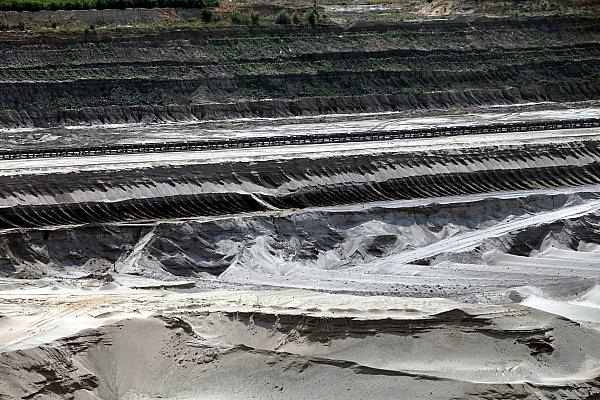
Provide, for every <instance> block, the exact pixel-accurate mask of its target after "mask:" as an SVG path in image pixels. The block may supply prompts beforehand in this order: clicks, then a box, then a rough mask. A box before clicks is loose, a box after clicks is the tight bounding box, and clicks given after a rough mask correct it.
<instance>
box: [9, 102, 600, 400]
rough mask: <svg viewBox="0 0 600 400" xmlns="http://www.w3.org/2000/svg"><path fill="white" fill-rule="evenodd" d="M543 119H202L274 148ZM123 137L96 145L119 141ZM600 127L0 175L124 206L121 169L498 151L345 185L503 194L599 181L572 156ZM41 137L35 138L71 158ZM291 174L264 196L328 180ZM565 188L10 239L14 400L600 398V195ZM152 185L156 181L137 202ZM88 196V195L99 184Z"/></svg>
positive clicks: (146, 158)
mask: <svg viewBox="0 0 600 400" xmlns="http://www.w3.org/2000/svg"><path fill="white" fill-rule="evenodd" d="M564 113H566V114H564ZM563 115H570V116H597V115H598V109H596V108H587V109H585V110H577V111H565V110H559V111H555V110H553V111H549V112H548V113H547V114H546V116H552V117H563ZM540 116H544V114H543V113H541V112H539V111H534V110H524V111H520V112H518V113H516V114H511V113H508V114H503V113H500V112H497V110H491V111H489V113H486V114H481V115H477V116H456V115H453V116H436V117H431V118H427V119H423V120H418V119H408V118H397V116H393V117H389V116H388V117H385V118H384V117H382V116H376V117H375V116H370V117H369V118H363V119H355V120H352V121H349V122H342V121H321V122H320V123H317V122H315V121H312V122H310V123H309V122H307V121H279V122H277V123H274V124H271V122H268V121H250V122H248V121H246V122H241V121H235V122H231V123H224V122H220V123H214V125H210V124H208V125H202V126H209V130H211V129H214V132H217V131H221V132H223V134H230V135H253V134H256V133H257V132H264V126H266V125H269V126H272V130H271V132H273V133H274V134H275V133H281V132H284V131H288V130H290V131H291V132H294V133H297V134H301V133H302V132H306V130H307V129H309V127H310V124H312V123H316V125H314V126H317V127H319V129H321V128H323V129H331V130H355V129H356V130H360V129H365V128H369V129H371V128H372V129H388V128H389V129H394V128H397V127H406V126H416V125H418V126H422V125H426V126H429V125H436V124H448V123H452V121H454V122H456V123H457V124H462V123H464V122H465V121H474V122H477V121H481V120H489V119H492V120H498V119H500V120H514V119H519V118H521V119H527V118H531V119H536V118H539V117H540ZM219 124H222V126H220V125H219ZM199 126H200V125H198V124H197V125H194V124H191V125H185V127H186V128H185V129H189V131H185V130H184V131H183V133H181V135H182V136H181V137H185V135H187V134H190V135H191V134H194V135H195V134H197V135H199V136H201V135H205V134H207V133H206V132H205V131H203V130H202V129H199V128H198V127H199ZM235 127H237V128H235ZM138 128H139V129H140V131H144V127H142V126H140V127H138ZM77 129H78V130H80V129H82V128H77ZM94 129H96V128H90V130H91V131H93V130H94ZM113 129H114V131H113ZM121 129H124V128H121V127H114V128H103V130H100V131H99V132H100V134H101V135H107V136H106V137H109V136H111V135H113V134H114V135H116V136H118V132H119V131H120V130H121ZM152 129H155V130H154V131H148V136H147V137H139V138H138V139H139V140H155V138H156V137H157V136H155V135H158V137H162V136H161V135H163V134H165V132H173V131H175V130H176V127H175V126H165V127H162V126H152ZM229 129H230V130H229ZM236 129H237V130H236ZM33 132H37V131H33V130H32V131H20V132H16V131H15V132H13V133H14V138H15V139H14V140H15V141H14V143H16V145H17V146H18V145H24V144H27V143H30V140H31V139H32V138H33V136H31V135H36V134H37V133H33ZM40 132H41V131H40ZM65 132H67V133H68V132H69V130H68V129H66V130H65V131H63V132H62V133H61V134H60V135H58V136H61V135H63V134H66V133H65ZM74 132H78V131H74ZM159 132H163V133H159ZM207 132H208V131H207ZM211 132H213V131H211ZM598 134H599V133H598V131H597V130H593V129H590V130H572V131H567V130H562V131H547V132H522V133H518V134H506V135H481V136H477V137H473V136H471V137H469V138H461V137H451V138H439V139H430V140H407V141H394V142H385V143H384V142H380V143H369V144H367V145H365V144H344V145H337V144H335V145H327V146H287V147H282V148H276V149H269V150H268V151H265V150H260V149H244V150H239V151H228V152H222V151H219V152H213V153H191V152H190V153H169V154H164V155H161V159H156V158H155V157H156V155H129V156H125V155H123V156H106V157H95V158H93V160H92V162H91V163H90V161H89V159H83V158H65V159H53V160H43V159H40V160H31V161H2V162H0V171H1V176H2V179H5V180H6V182H7V184H11V185H17V183H18V182H25V181H26V180H27V179H32V181H33V180H34V179H40V181H41V180H45V181H47V182H51V181H52V180H55V181H58V180H60V179H61V177H64V176H67V175H66V174H67V173H69V172H72V171H78V173H80V174H84V173H86V172H90V173H91V172H94V173H98V172H102V173H104V175H102V176H101V179H102V180H103V182H104V184H103V185H104V186H103V190H102V191H95V192H94V193H93V195H94V196H100V195H102V196H104V198H103V199H104V201H107V202H109V201H113V200H111V199H113V198H112V197H110V196H115V197H114V199H118V196H121V194H119V193H121V192H119V191H117V190H116V189H111V188H110V187H109V185H108V184H109V183H110V182H109V181H110V179H112V178H111V176H113V175H112V174H113V173H114V171H120V173H123V174H124V173H125V171H130V172H132V173H134V172H135V171H138V170H142V168H149V167H159V166H160V167H165V168H166V167H169V168H172V169H171V170H169V171H171V173H172V171H180V172H181V171H186V170H185V165H186V164H190V165H194V164H197V165H214V166H215V168H217V167H216V166H219V165H221V166H222V165H226V164H227V162H230V163H232V164H233V163H234V162H238V163H241V162H246V163H248V164H247V165H249V166H252V165H256V163H258V162H263V161H264V162H270V160H279V161H281V160H286V159H288V160H296V159H298V160H300V159H303V160H304V159H308V160H313V162H314V163H316V162H317V161H318V160H321V159H326V158H331V159H335V157H338V158H337V159H338V160H344V157H351V156H371V155H373V157H375V155H385V157H389V158H392V157H399V156H400V155H402V154H412V153H415V152H420V153H419V154H429V155H434V154H441V153H443V152H444V151H446V152H455V153H456V154H464V155H465V157H473V155H474V154H476V153H477V152H484V151H485V152H487V153H486V154H487V155H488V156H489V157H488V158H487V159H486V160H485V161H477V162H475V161H473V163H471V164H469V163H466V162H465V163H464V165H462V164H458V163H457V164H456V165H455V164H450V163H446V164H445V163H444V162H443V160H441V161H439V160H438V161H436V162H429V161H428V165H427V166H426V167H419V168H417V167H416V161H415V162H413V164H411V165H412V166H410V167H406V166H405V167H402V168H397V169H393V168H390V167H385V166H381V167H380V168H379V169H378V170H376V171H371V172H368V171H362V175H359V174H358V173H354V172H349V171H345V172H344V171H343V173H340V175H339V176H338V177H337V178H336V179H338V181H336V182H346V181H348V182H350V181H353V182H358V181H360V180H361V179H363V180H365V182H366V181H369V182H374V181H380V182H385V181H386V180H390V179H393V178H397V177H399V176H401V175H403V174H406V175H409V174H413V175H414V176H424V174H425V172H423V171H429V170H431V171H434V170H435V168H438V169H440V171H442V169H443V171H444V173H447V174H451V173H452V171H454V170H453V168H455V169H457V170H458V169H459V168H465V169H470V171H469V172H470V173H472V174H474V173H475V172H476V171H477V170H482V171H484V170H485V171H491V173H496V174H497V175H496V179H497V181H498V182H499V183H501V182H502V179H501V175H500V173H499V172H498V171H503V170H510V169H519V168H520V169H522V170H525V169H527V168H533V167H539V168H546V169H551V168H557V167H559V166H561V165H570V166H573V167H577V166H589V168H592V167H593V165H595V164H597V163H598V160H597V156H596V155H595V154H592V152H591V151H587V150H586V151H587V152H586V153H585V156H584V155H579V154H575V153H574V152H573V151H571V150H569V149H574V148H577V147H576V146H577V143H583V142H585V143H586V145H587V146H589V147H588V148H590V149H593V148H594V146H597V143H598V141H599V140H600V139H599V138H598ZM19 135H21V136H19ZM44 135H45V133H43V134H42V135H41V136H40V138H41V139H39V138H38V139H36V140H42V141H43V140H46V139H47V140H48V143H56V142H55V141H54V139H52V138H50V137H46V139H43V138H44V137H45V136H44ZM19 137H20V138H19ZM65 138H67V139H64V140H68V135H67V136H65ZM57 140H63V139H57ZM526 145H537V146H544V147H539V148H544V149H550V150H549V151H548V152H547V153H543V154H541V153H540V154H532V155H530V156H528V157H530V158H528V159H525V158H518V159H517V158H515V160H514V161H511V159H510V158H507V157H506V156H505V155H503V154H506V153H502V151H505V152H506V151H508V150H510V149H513V148H514V149H518V148H519V146H521V147H522V146H526ZM484 149H487V150H484ZM507 149H508V150H507ZM553 149H554V150H555V151H554V150H553ZM557 149H563V150H564V149H567V150H564V151H563V150H561V151H558V150H557ZM551 150H552V151H554V152H552V151H551ZM436 152H437V153H436ZM503 157H504V158H503ZM425 158H426V157H425ZM346 159H348V158H346ZM375 159H376V158H373V160H375ZM411 162H412V161H411ZM253 163H254V164H253ZM436 163H437V164H436ZM438 164H439V165H438ZM244 165H246V164H244ZM177 168H178V169H177ZM494 171H495V172H494ZM236 174H237V175H236V179H239V180H240V182H241V183H239V184H236V185H238V186H235V185H234V184H233V179H232V180H231V181H229V182H227V183H223V182H213V183H211V185H213V187H216V186H217V185H223V186H224V187H225V186H226V187H228V188H230V189H231V190H234V189H232V188H235V190H237V191H241V190H242V189H243V190H250V189H248V188H250V187H256V185H258V183H257V182H256V181H250V180H249V179H248V180H246V179H245V178H244V179H242V178H240V177H241V172H240V173H237V172H236ZM81 176H83V175H81ZM123 176H124V175H123ZM257 176H258V175H257ZM290 176H292V175H290ZM463 176H464V177H467V176H468V175H463ZM36 177H37V178H36ZM257 179H258V178H256V177H255V180H257ZM295 179H296V181H294V182H292V181H290V182H291V183H289V182H288V183H286V184H285V185H284V186H281V187H279V188H277V187H275V186H274V185H273V184H270V185H271V187H269V185H267V184H264V183H260V184H261V185H263V186H262V187H264V188H265V189H264V190H265V191H268V190H271V191H273V192H283V190H284V189H283V188H285V190H287V191H289V192H291V193H293V192H294V191H295V190H297V189H298V187H301V185H300V183H298V182H301V183H302V184H307V182H309V181H310V179H307V178H298V177H296V178H295ZM311 179H312V181H311V182H312V183H313V184H314V185H316V186H322V187H328V186H333V183H331V182H334V181H327V177H326V176H325V174H323V176H318V179H317V176H316V175H315V176H314V177H311ZM344 179H345V180H344ZM463 179H465V180H463V183H464V184H465V185H467V184H470V183H468V181H467V180H466V178H463ZM556 179H557V183H556V184H554V185H552V187H545V186H540V187H530V188H527V189H521V190H517V189H514V188H509V187H504V188H502V187H500V186H501V185H500V186H499V188H498V189H496V190H495V191H486V190H484V189H481V190H473V191H471V193H470V194H457V193H451V192H448V193H445V194H444V195H439V194H437V195H434V194H433V192H432V194H431V195H430V196H427V197H423V198H411V199H404V200H387V201H378V202H364V201H356V202H354V204H347V205H333V206H320V207H319V206H310V207H303V208H301V207H298V208H289V209H266V210H263V211H257V212H252V213H242V214H235V215H221V216H206V217H201V218H198V217H193V218H173V219H158V220H146V221H130V222H114V223H105V224H82V225H64V226H52V227H37V228H32V229H11V230H5V231H1V232H0V276H2V278H0V376H2V379H1V380H0V399H16V398H30V399H43V400H45V399H82V400H83V399H173V400H178V399H198V398H203V399H205V398H206V399H213V398H214V399H238V398H260V399H284V398H285V399H309V398H310V399H315V398H342V397H344V398H350V399H364V398H373V399H389V398H397V397H398V393H401V394H402V397H403V398H410V399H513V398H519V399H532V400H533V399H593V398H595V397H597V396H600V384H599V382H600V347H599V346H598V343H599V341H600V286H599V283H600V186H599V185H598V184H594V183H588V184H583V183H581V182H575V181H572V180H570V179H567V178H566V177H562V178H561V177H557V178H556ZM560 179H563V180H560ZM40 181H37V182H40ZM65 182H66V183H65V184H68V182H69V181H67V180H65ZM457 182H458V181H457ZM473 182H475V181H473ZM582 182H583V181H582ZM36 185H38V186H39V183H36ZM227 185H229V186H227ZM252 185H255V186H252ZM286 185H287V186H286ZM294 185H296V187H295V188H294ZM187 187H188V190H192V189H190V188H191V185H189V184H188V186H187ZM481 187H482V188H483V186H481ZM161 188H163V186H161ZM169 188H170V189H169ZM178 188H179V186H178V185H177V184H175V183H173V182H172V183H170V184H169V185H167V184H165V185H164V190H167V189H168V190H173V191H176V190H180V189H178ZM240 188H242V189H240ZM153 190H157V189H155V188H154V189H153V188H152V187H150V186H147V187H146V189H143V187H141V186H140V189H136V191H135V193H134V194H135V195H136V196H138V197H141V196H145V195H147V193H150V192H152V191H153ZM161 190H163V189H161ZM261 190H263V189H261ZM125 192H126V191H122V193H125ZM65 193H66V190H64V191H63V192H61V193H58V192H55V193H50V192H48V194H47V195H46V197H36V196H35V193H34V192H33V191H32V190H30V191H29V193H26V191H25V190H24V191H23V192H22V193H21V194H20V195H19V196H20V197H18V196H17V195H14V194H13V197H10V196H7V195H3V198H2V199H1V201H2V202H4V203H3V204H5V205H8V206H10V205H11V204H13V205H14V203H11V202H14V201H16V200H14V199H19V200H18V201H22V202H28V203H31V204H33V203H34V202H35V201H38V202H40V204H41V203H43V202H44V201H46V202H50V201H54V200H51V199H52V198H54V199H58V198H59V197H60V196H61V195H62V198H63V200H62V201H71V200H77V197H73V198H69V197H68V196H66V195H65ZM73 193H77V196H84V195H86V196H92V194H85V188H83V187H75V188H73ZM90 193H91V192H90ZM128 193H129V195H131V193H132V191H131V190H129V192H128ZM50 195H52V196H55V197H51V196H50ZM28 196H30V197H28ZM57 196H58V197H57ZM33 197H36V198H37V199H38V200H35V201H33V200H32V198H33ZM81 198H83V197H79V199H80V200H81ZM90 198H91V197H90ZM49 199H50V200H49ZM65 199H66V200H65ZM69 199H71V200H69Z"/></svg>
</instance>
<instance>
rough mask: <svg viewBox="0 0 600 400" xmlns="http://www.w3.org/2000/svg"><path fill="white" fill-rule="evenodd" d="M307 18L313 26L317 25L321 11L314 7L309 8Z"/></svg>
mask: <svg viewBox="0 0 600 400" xmlns="http://www.w3.org/2000/svg"><path fill="white" fill-rule="evenodd" d="M306 20H307V21H308V24H309V25H310V26H312V27H313V28H314V27H315V26H317V21H318V20H319V13H318V12H317V10H316V9H314V8H313V9H312V10H308V12H307V13H306Z"/></svg>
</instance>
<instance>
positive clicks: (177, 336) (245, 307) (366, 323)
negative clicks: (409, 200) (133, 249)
mask: <svg viewBox="0 0 600 400" xmlns="http://www.w3.org/2000/svg"><path fill="white" fill-rule="evenodd" d="M7 297H12V300H13V302H15V301H16V302H22V303H27V302H28V301H30V300H32V299H34V298H35V299H40V298H41V297H45V300H44V301H43V306H42V307H44V308H46V309H47V310H46V313H50V314H53V313H55V312H56V313H61V312H64V309H65V308H70V309H71V312H72V310H77V311H76V312H72V314H71V316H70V317H69V318H68V319H67V320H64V321H62V322H61V323H60V325H61V326H62V325H63V324H64V326H66V325H67V324H66V322H69V323H72V322H75V321H77V319H78V318H88V319H96V320H108V321H110V320H111V319H112V318H113V316H112V315H111V310H123V309H132V308H137V307H138V306H141V307H140V308H139V309H137V310H136V312H140V313H141V312H144V311H143V309H146V308H151V309H153V311H154V312H156V313H157V314H158V316H157V317H154V318H145V319H135V318H134V319H127V320H123V321H121V322H118V323H111V324H109V325H106V326H103V327H101V328H97V329H90V330H84V331H81V332H80V333H78V334H76V335H74V336H69V337H67V338H65V339H61V340H59V341H57V342H54V343H53V344H52V345H51V346H46V345H44V346H39V347H35V348H28V345H30V344H32V343H34V342H35V340H32V339H31V338H26V336H27V333H28V331H27V330H22V331H21V333H22V336H21V337H20V338H18V339H16V340H17V341H16V342H14V341H13V343H12V344H9V345H7V346H5V347H4V349H5V351H4V352H3V353H2V354H1V355H0V371H1V373H2V376H3V381H2V383H1V384H0V390H1V391H2V393H4V395H5V398H44V399H52V398H57V399H59V398H75V399H98V398H100V399H107V398H109V399H159V398H170V399H194V398H221V399H234V398H240V397H255V398H281V399H283V398H294V399H305V398H306V399H309V398H335V397H337V396H340V395H342V394H343V395H345V396H348V398H365V397H366V396H369V397H371V398H376V399H379V398H381V399H384V398H391V397H393V396H395V394H397V393H399V392H401V393H403V395H406V396H409V397H410V398H436V399H448V398H455V399H460V398H474V399H475V398H482V394H483V398H490V399H493V398H514V397H515V396H518V398H523V399H538V398H590V396H594V395H597V394H599V393H600V389H599V388H597V387H596V385H595V383H594V382H595V381H596V377H597V376H598V372H599V368H600V348H599V347H598V346H597V343H598V340H600V333H598V332H597V331H595V330H592V329H589V328H585V327H583V326H581V325H580V324H578V323H576V322H572V321H569V320H567V319H564V318H561V317H557V316H554V315H552V314H547V313H545V312H541V311H535V310H532V309H529V308H524V307H520V306H481V305H479V306H476V305H466V304H460V303H454V302H451V301H447V300H442V299H429V300H419V299H407V298H393V297H368V298H362V297H353V296H348V295H339V294H338V295H327V294H318V293H314V292H306V291H267V292H264V291H250V292H248V291H233V292H232V291H213V292H209V293H199V294H182V293H172V292H163V293H159V292H154V293H149V292H148V291H147V290H146V291H139V290H138V291H128V290H114V289H113V290H98V289H96V290H88V291H87V293H84V292H82V291H80V290H79V291H65V290H64V289H58V290H53V291H52V290H51V291H47V290H46V291H45V294H43V292H42V291H40V290H37V291H35V290H34V291H29V292H28V291H27V290H20V291H14V292H12V294H8V293H7V294H6V295H4V296H3V298H4V299H6V298H7ZM65 299H67V300H66V301H65ZM34 302H35V301H34ZM22 310H23V311H25V312H27V311H28V309H27V308H25V309H22ZM59 310H60V311H59ZM36 311H37V312H39V310H36ZM38 315H39V317H35V316H27V317H24V316H17V315H15V316H8V318H9V319H10V320H11V322H12V325H14V326H18V325H19V324H20V323H23V322H24V321H25V320H26V321H27V323H26V325H27V326H28V329H30V330H36V329H37V330H39V331H43V330H44V329H47V328H48V327H49V326H50V325H51V324H49V320H48V319H47V318H44V317H43V316H42V315H40V314H38ZM46 315H47V314H46ZM55 315H56V314H55ZM84 315H87V317H84ZM90 316H93V318H90ZM23 325H25V324H23ZM61 326H57V327H56V328H55V329H59V330H62V329H64V328H62V327H61ZM63 333H65V332H64V331H63ZM14 337H16V335H15V336H13V338H14ZM0 340H2V341H3V340H4V338H0ZM4 343H5V342H4ZM21 347H25V348H24V349H21V350H12V351H11V350H9V349H11V348H13V349H18V348H21ZM425 394H426V395H425Z"/></svg>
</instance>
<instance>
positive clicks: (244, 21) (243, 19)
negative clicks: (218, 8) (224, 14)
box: [231, 10, 248, 25]
mask: <svg viewBox="0 0 600 400" xmlns="http://www.w3.org/2000/svg"><path fill="white" fill-rule="evenodd" d="M231 22H232V23H234V24H236V25H248V15H246V14H242V13H241V12H239V11H238V10H233V11H232V12H231Z"/></svg>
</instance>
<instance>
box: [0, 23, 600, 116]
mask: <svg viewBox="0 0 600 400" xmlns="http://www.w3.org/2000/svg"><path fill="white" fill-rule="evenodd" d="M599 27H600V24H599V23H598V19H596V18H593V17H589V18H585V17H570V18H568V17H563V18H559V17H554V18H547V19H541V18H530V19H527V20H511V19H504V18H502V19H476V20H472V21H457V20H455V21H426V22H418V23H400V24H394V25H380V26H371V27H361V26H354V27H353V28H351V29H349V30H343V29H340V28H333V27H325V28H321V29H316V30H307V29H306V28H290V29H284V28H263V29H251V30H246V31H245V32H244V31H242V30H241V29H235V28H231V29H225V30H211V31H177V32H161V33H160V34H144V35H137V36H136V35H131V34H123V35H122V36H119V37H115V36H108V35H107V34H94V33H91V34H88V35H80V36H73V35H72V36H59V35H51V34H50V35H48V34H44V35H36V34H27V35H23V34H19V36H16V35H15V36H13V35H11V34H8V33H6V34H4V37H3V39H2V42H3V46H2V47H1V48H0V54H1V57H0V60H1V61H0V89H1V90H0V125H3V126H6V127H15V126H25V125H35V126H43V125H56V124H78V123H90V122H91V123H108V122H138V121H164V120H182V119H190V118H200V119H206V118H222V117H239V116H271V117H272V116H287V115H305V114H319V113H338V112H367V111H388V110H403V109H435V108H448V107H462V106H479V105H484V104H514V103H522V102H531V101H544V100H551V101H579V100H588V99H595V98H598V96H599V94H600V86H599V85H600V83H599V79H600V76H599V75H598V64H599V62H600V61H599V60H600V52H599V50H598V49H599V48H600V46H599V45H598V44H599V42H600V28H599Z"/></svg>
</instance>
